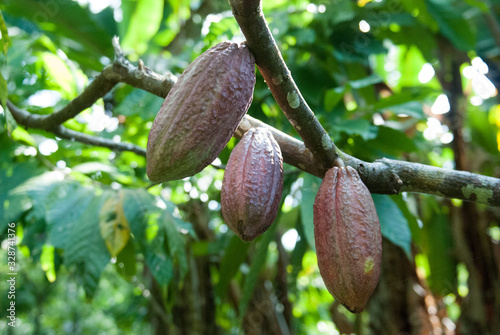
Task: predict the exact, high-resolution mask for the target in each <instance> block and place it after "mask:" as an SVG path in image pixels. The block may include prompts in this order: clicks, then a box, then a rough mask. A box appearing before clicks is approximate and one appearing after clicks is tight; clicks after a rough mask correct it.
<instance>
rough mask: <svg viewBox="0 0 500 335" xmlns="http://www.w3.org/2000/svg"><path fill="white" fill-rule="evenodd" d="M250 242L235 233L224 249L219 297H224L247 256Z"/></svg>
mask: <svg viewBox="0 0 500 335" xmlns="http://www.w3.org/2000/svg"><path fill="white" fill-rule="evenodd" d="M250 245H251V244H250V243H245V242H243V241H242V240H241V239H240V238H239V237H238V236H237V235H233V236H232V237H231V239H230V240H229V244H228V245H227V247H226V248H225V249H224V256H222V261H221V263H220V271H219V272H220V279H219V283H218V284H217V286H216V288H215V291H216V292H217V295H218V296H219V298H221V299H224V297H225V295H226V292H227V288H228V286H229V283H230V281H231V279H233V277H234V276H235V275H236V273H238V270H239V268H240V265H241V264H242V263H243V262H244V261H245V259H246V258H247V252H248V247H249V246H250Z"/></svg>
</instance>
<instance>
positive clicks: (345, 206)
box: [314, 166, 382, 313]
mask: <svg viewBox="0 0 500 335" xmlns="http://www.w3.org/2000/svg"><path fill="white" fill-rule="evenodd" d="M314 238H315V243H316V253H317V256H318V267H319V271H320V274H321V277H322V278H323V281H324V282H325V285H326V287H327V289H328V291H329V292H330V293H331V294H332V295H333V297H334V298H335V299H336V300H337V301H338V302H340V303H341V304H342V305H343V306H344V307H346V308H347V309H348V310H349V311H351V312H352V313H359V312H361V311H362V310H363V309H364V308H365V306H366V304H367V302H368V299H369V298H370V296H371V295H372V293H373V291H374V290H375V288H376V286H377V283H378V279H379V274H380V266H381V261H382V235H381V233H380V223H379V220H378V216H377V211H376V209H375V205H374V203H373V200H372V197H371V196H370V191H369V190H368V188H367V187H366V186H365V184H363V182H362V181H361V179H360V177H359V175H358V172H357V171H356V170H355V169H353V168H352V167H350V166H348V167H345V168H344V167H343V168H338V167H334V168H332V169H330V170H328V172H327V173H326V175H325V177H324V179H323V182H322V183H321V186H320V187H319V191H318V194H317V195H316V199H315V201H314Z"/></svg>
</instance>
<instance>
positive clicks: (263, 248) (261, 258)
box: [239, 224, 278, 315]
mask: <svg viewBox="0 0 500 335" xmlns="http://www.w3.org/2000/svg"><path fill="white" fill-rule="evenodd" d="M277 226H278V225H275V224H274V225H271V227H270V228H269V229H268V230H267V231H266V232H265V233H264V235H263V236H262V238H261V239H260V241H259V244H258V246H257V251H256V252H255V254H254V257H253V259H252V265H250V272H249V273H248V275H247V276H246V277H245V284H244V287H243V295H242V297H241V299H240V302H239V311H240V315H245V312H246V309H247V307H248V303H249V302H250V299H251V298H252V295H253V291H254V288H255V285H256V284H257V281H258V280H259V274H260V271H261V270H262V267H263V266H264V264H265V263H266V257H267V252H268V248H269V243H271V241H272V240H273V239H274V235H275V233H276V227H277Z"/></svg>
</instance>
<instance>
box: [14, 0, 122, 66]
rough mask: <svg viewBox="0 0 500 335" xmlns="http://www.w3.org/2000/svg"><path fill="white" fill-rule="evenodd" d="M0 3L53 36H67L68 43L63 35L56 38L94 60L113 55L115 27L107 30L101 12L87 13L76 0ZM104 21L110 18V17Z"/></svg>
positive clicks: (25, 0) (17, 0)
mask: <svg viewBox="0 0 500 335" xmlns="http://www.w3.org/2000/svg"><path fill="white" fill-rule="evenodd" d="M4 6H5V11H6V12H8V13H9V15H12V16H18V17H24V18H26V19H27V20H31V21H32V22H33V23H35V24H37V25H38V26H39V27H40V28H41V29H43V30H45V31H47V32H51V33H52V34H53V36H54V37H56V38H61V37H65V38H69V39H70V40H72V41H71V43H67V41H64V39H63V38H61V39H60V41H61V42H63V43H66V44H67V45H68V47H69V48H71V49H72V50H75V51H77V52H79V53H81V54H83V53H85V54H86V56H87V57H89V56H90V58H96V59H97V60H98V59H99V58H100V57H102V56H107V57H109V58H111V57H112V56H113V47H112V45H111V38H112V36H113V35H114V34H116V32H115V29H113V30H108V29H109V28H108V27H109V26H108V25H107V22H106V21H104V20H103V16H102V15H101V16H98V15H95V14H92V13H90V11H89V10H88V9H87V8H82V7H81V6H80V5H79V4H78V3H77V2H76V1H68V0H65V1H53V0H6V1H5V5H4ZM107 20H112V16H111V17H108V18H107ZM105 23H106V24H105Z"/></svg>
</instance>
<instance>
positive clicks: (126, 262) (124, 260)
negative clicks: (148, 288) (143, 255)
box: [115, 239, 137, 280]
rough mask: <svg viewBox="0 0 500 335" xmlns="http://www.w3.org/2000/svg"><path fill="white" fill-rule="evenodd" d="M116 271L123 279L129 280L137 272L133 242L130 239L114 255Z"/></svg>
mask: <svg viewBox="0 0 500 335" xmlns="http://www.w3.org/2000/svg"><path fill="white" fill-rule="evenodd" d="M115 268H116V271H117V272H118V273H119V274H120V275H122V276H123V277H124V278H125V279H127V280H131V279H132V277H133V276H135V275H136V273H137V257H136V252H135V244H134V241H133V240H132V239H130V240H129V241H128V243H127V245H126V246H125V248H123V250H122V251H121V252H120V253H119V254H118V256H116V267H115Z"/></svg>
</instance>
